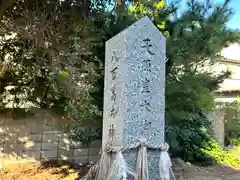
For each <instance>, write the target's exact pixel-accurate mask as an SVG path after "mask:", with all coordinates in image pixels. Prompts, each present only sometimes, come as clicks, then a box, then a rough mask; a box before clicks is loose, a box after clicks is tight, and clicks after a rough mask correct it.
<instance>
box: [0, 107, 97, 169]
mask: <svg viewBox="0 0 240 180" xmlns="http://www.w3.org/2000/svg"><path fill="white" fill-rule="evenodd" d="M59 123H61V118H60V117H57V116H54V115H53V114H51V113H50V111H48V110H43V109H36V110H35V115H34V116H31V117H27V118H20V119H19V118H18V119H15V120H14V119H13V118H12V116H11V114H10V112H4V113H1V114H0V150H1V154H2V157H1V161H3V163H4V164H5V165H6V164H10V163H16V162H20V161H26V160H36V161H44V160H50V159H63V160H70V161H74V162H76V163H79V162H87V161H97V160H98V159H99V150H100V147H101V142H100V141H95V142H93V143H92V144H91V145H90V146H89V148H86V147H84V146H83V145H82V144H81V142H73V141H70V140H69V139H68V138H67V136H66V135H65V134H61V133H60V132H59V131H58V125H59Z"/></svg>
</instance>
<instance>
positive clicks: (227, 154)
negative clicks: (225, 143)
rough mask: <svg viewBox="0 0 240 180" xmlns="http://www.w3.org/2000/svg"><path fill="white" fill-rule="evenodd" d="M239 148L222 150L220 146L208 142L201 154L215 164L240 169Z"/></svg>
mask: <svg viewBox="0 0 240 180" xmlns="http://www.w3.org/2000/svg"><path fill="white" fill-rule="evenodd" d="M236 151H238V152H239V147H235V148H233V149H231V150H222V148H221V146H220V145H219V143H218V142H216V141H210V142H208V144H206V145H205V147H204V148H203V149H202V153H203V154H204V155H207V156H209V157H211V158H212V159H214V160H215V161H216V163H220V164H225V165H229V166H231V167H234V168H240V158H239V154H236Z"/></svg>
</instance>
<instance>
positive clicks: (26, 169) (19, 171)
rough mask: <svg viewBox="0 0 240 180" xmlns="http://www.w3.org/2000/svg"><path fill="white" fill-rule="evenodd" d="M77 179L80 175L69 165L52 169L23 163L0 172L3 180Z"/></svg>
mask: <svg viewBox="0 0 240 180" xmlns="http://www.w3.org/2000/svg"><path fill="white" fill-rule="evenodd" d="M77 177H78V173H77V172H76V171H75V170H74V169H73V168H72V167H70V166H69V165H61V166H56V167H51V166H42V165H39V164H37V163H23V164H15V165H10V166H8V167H5V168H4V169H2V170H0V179H1V180H75V178H77Z"/></svg>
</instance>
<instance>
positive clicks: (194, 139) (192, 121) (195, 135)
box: [166, 109, 213, 162]
mask: <svg viewBox="0 0 240 180" xmlns="http://www.w3.org/2000/svg"><path fill="white" fill-rule="evenodd" d="M169 114H170V117H167V119H168V121H167V128H166V139H167V141H168V142H169V144H170V153H171V154H172V156H177V157H181V158H183V159H184V160H186V161H190V162H203V161H206V160H207V159H208V156H206V155H204V154H203V153H202V150H201V149H202V148H204V147H205V145H206V143H208V142H209V141H211V139H212V134H213V132H212V126H211V123H210V122H209V121H208V119H207V118H206V116H205V115H204V114H203V113H202V112H201V111H200V110H197V109H196V110H195V112H183V111H178V112H177V111H175V110H174V112H173V113H168V115H169ZM170 120H172V121H174V122H172V121H170Z"/></svg>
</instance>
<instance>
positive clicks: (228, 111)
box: [218, 99, 240, 146]
mask: <svg viewBox="0 0 240 180" xmlns="http://www.w3.org/2000/svg"><path fill="white" fill-rule="evenodd" d="M218 106H219V108H220V109H221V111H223V112H224V113H225V115H224V131H225V145H226V146H228V145H239V144H240V101H239V99H238V100H236V101H234V102H231V103H219V104H218Z"/></svg>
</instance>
